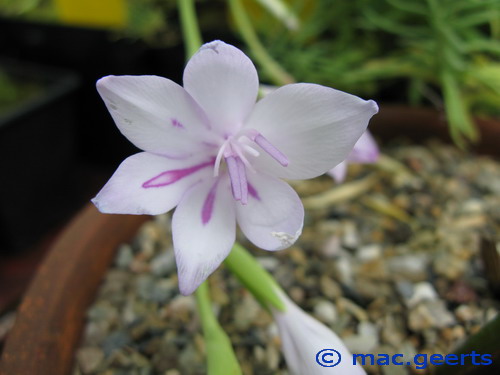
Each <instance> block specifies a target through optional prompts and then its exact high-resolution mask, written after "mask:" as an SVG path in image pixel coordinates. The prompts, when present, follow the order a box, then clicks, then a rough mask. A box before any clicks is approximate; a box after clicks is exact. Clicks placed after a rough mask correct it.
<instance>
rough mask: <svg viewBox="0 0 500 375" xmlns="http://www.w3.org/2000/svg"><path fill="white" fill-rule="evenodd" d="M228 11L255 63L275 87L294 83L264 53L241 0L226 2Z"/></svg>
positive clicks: (292, 79)
mask: <svg viewBox="0 0 500 375" xmlns="http://www.w3.org/2000/svg"><path fill="white" fill-rule="evenodd" d="M228 2H229V9H230V11H231V14H232V16H233V18H234V21H235V22H236V26H237V27H238V30H239V31H240V33H241V36H242V37H243V39H244V41H245V43H246V44H247V45H248V47H249V48H250V50H251V51H252V54H253V56H254V57H255V59H256V60H257V62H258V63H259V64H260V65H261V66H262V68H264V70H265V71H266V73H267V74H268V76H269V78H270V79H271V80H272V82H273V83H274V84H275V85H278V86H283V85H287V84H290V83H293V82H295V79H294V78H293V77H292V76H291V75H290V74H289V73H288V72H286V71H285V70H284V69H283V68H282V67H281V65H280V64H278V62H277V61H276V60H274V59H273V58H272V57H271V56H270V55H269V53H268V52H267V51H266V49H265V48H264V46H263V45H262V43H261V42H260V40H259V37H258V36H257V33H256V32H255V29H254V28H253V26H252V23H251V22H250V19H249V18H248V16H247V14H246V12H245V9H244V8H243V4H242V3H241V0H228Z"/></svg>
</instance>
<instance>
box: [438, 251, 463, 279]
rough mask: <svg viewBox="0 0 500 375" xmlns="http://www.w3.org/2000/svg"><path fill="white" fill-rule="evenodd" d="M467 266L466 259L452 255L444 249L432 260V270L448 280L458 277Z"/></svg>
mask: <svg viewBox="0 0 500 375" xmlns="http://www.w3.org/2000/svg"><path fill="white" fill-rule="evenodd" d="M467 266H468V261H467V260H466V259H464V258H459V257H457V256H452V255H450V254H449V253H448V252H446V251H443V252H440V253H439V254H437V256H436V258H435V259H434V262H433V268H434V271H435V272H436V273H437V274H438V275H440V276H444V277H446V278H447V279H448V280H457V279H459V278H460V277H461V276H462V275H463V274H464V272H465V270H466V269H467Z"/></svg>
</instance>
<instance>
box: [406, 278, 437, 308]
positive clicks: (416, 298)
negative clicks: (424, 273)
mask: <svg viewBox="0 0 500 375" xmlns="http://www.w3.org/2000/svg"><path fill="white" fill-rule="evenodd" d="M436 299H438V295H437V292H436V290H435V289H434V287H433V286H432V284H430V283H428V282H427V281H423V282H420V283H417V284H415V287H414V291H413V295H412V296H411V298H410V299H408V306H409V307H413V306H416V305H418V304H419V303H420V302H422V301H434V300H436Z"/></svg>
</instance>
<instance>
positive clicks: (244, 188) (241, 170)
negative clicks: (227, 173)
mask: <svg viewBox="0 0 500 375" xmlns="http://www.w3.org/2000/svg"><path fill="white" fill-rule="evenodd" d="M236 163H237V165H238V176H239V178H240V188H241V204H247V203H248V181H247V172H246V170H245V164H243V162H242V161H241V159H240V158H237V159H236Z"/></svg>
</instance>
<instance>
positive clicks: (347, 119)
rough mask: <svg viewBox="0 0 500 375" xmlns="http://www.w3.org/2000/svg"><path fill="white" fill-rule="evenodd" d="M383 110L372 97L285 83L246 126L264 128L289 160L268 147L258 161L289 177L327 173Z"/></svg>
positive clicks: (259, 105)
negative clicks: (277, 158) (284, 161)
mask: <svg viewBox="0 0 500 375" xmlns="http://www.w3.org/2000/svg"><path fill="white" fill-rule="evenodd" d="M377 111H378V107H377V104H376V103H375V102H374V101H372V100H368V101H365V100H363V99H360V98H358V97H356V96H353V95H350V94H346V93H344V92H342V91H338V90H334V89H331V88H328V87H324V86H320V85H315V84H310V83H298V84H292V85H286V86H283V87H281V88H279V89H277V90H276V91H274V92H272V93H270V94H269V95H267V96H266V97H264V98H263V99H262V100H260V101H259V102H258V103H257V105H256V106H255V109H254V111H253V112H252V114H251V115H250V117H249V119H248V120H247V122H246V124H245V128H249V129H255V130H257V131H258V132H259V133H261V134H262V135H263V136H264V137H265V138H266V139H267V140H268V141H269V142H270V143H271V144H272V145H273V146H274V147H276V149H278V150H279V151H281V152H282V153H283V154H284V155H285V156H286V157H287V158H288V160H289V165H288V166H287V167H283V166H281V165H280V164H279V163H277V162H276V161H275V160H273V159H272V158H271V157H270V156H269V155H267V154H266V153H262V154H261V156H259V157H258V158H257V159H256V160H255V165H256V166H257V167H258V168H259V169H260V170H263V171H266V172H268V173H270V174H272V175H275V176H277V177H281V178H288V179H306V178H313V177H316V176H319V175H321V174H324V173H325V172H327V171H328V170H330V169H332V167H334V166H335V165H337V164H338V163H340V162H341V161H343V160H345V159H346V157H347V155H348V154H349V152H350V151H351V150H352V148H353V146H354V144H355V143H356V141H357V140H358V139H359V137H360V136H361V134H363V132H364V131H365V130H366V127H367V125H368V121H369V120H370V118H371V117H372V116H373V115H374V114H375V113H377Z"/></svg>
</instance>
